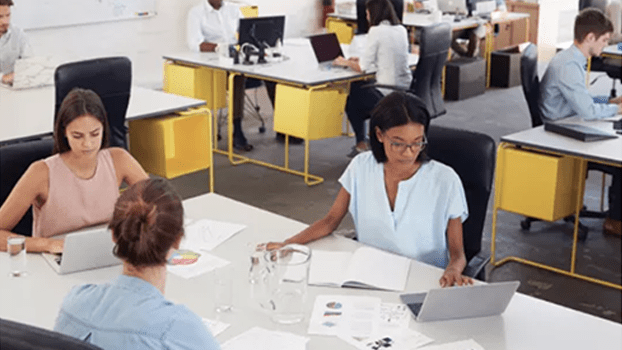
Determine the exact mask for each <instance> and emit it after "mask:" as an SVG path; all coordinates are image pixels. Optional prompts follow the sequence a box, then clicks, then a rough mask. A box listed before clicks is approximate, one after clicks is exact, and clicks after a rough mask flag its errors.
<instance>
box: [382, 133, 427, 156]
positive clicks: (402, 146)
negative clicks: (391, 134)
mask: <svg viewBox="0 0 622 350" xmlns="http://www.w3.org/2000/svg"><path fill="white" fill-rule="evenodd" d="M389 144H390V145H391V150H392V151H393V152H399V153H402V152H404V151H406V148H410V151H411V152H413V153H415V152H418V151H421V150H422V149H424V148H425V145H427V144H428V140H427V139H426V137H425V135H424V136H423V140H422V141H421V142H415V143H402V142H394V141H390V142H389Z"/></svg>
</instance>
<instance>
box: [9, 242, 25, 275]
mask: <svg viewBox="0 0 622 350" xmlns="http://www.w3.org/2000/svg"><path fill="white" fill-rule="evenodd" d="M6 250H7V253H9V276H11V277H20V276H25V275H26V237H9V238H7V241H6Z"/></svg>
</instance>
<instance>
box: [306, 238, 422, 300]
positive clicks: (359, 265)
mask: <svg viewBox="0 0 622 350" xmlns="http://www.w3.org/2000/svg"><path fill="white" fill-rule="evenodd" d="M342 266H343V267H344V268H336V267H342ZM409 269H410V259H408V258H405V257H403V256H399V255H395V254H391V253H388V252H385V251H382V250H379V249H376V248H372V247H361V248H358V249H357V250H355V251H354V253H350V252H330V251H324V250H317V249H314V250H313V253H312V254H311V266H310V269H309V284H311V285H320V286H327V287H355V288H370V289H384V290H393V291H402V290H404V288H406V281H407V279H408V270H409Z"/></svg>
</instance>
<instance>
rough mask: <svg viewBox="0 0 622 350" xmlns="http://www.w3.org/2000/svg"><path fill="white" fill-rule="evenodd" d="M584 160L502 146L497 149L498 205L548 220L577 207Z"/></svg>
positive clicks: (555, 218)
mask: <svg viewBox="0 0 622 350" xmlns="http://www.w3.org/2000/svg"><path fill="white" fill-rule="evenodd" d="M579 170H580V161H579V160H578V159H574V158H570V157H562V156H556V155H550V154H545V153H539V152H535V151H529V150H524V149H519V148H515V147H507V148H503V147H501V148H500V149H499V152H498V153H497V183H496V184H495V186H496V191H497V198H496V199H497V201H498V208H499V209H502V210H505V211H510V212H514V213H517V214H521V215H525V216H529V217H533V218H538V219H542V220H547V221H556V220H559V219H561V218H564V217H566V216H568V215H570V214H572V213H574V211H575V210H576V203H577V195H578V191H579V188H578V187H579V186H577V184H578V182H579V181H578V174H579Z"/></svg>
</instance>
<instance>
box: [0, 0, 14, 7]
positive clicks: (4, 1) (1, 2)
mask: <svg viewBox="0 0 622 350" xmlns="http://www.w3.org/2000/svg"><path fill="white" fill-rule="evenodd" d="M0 6H13V0H0Z"/></svg>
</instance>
